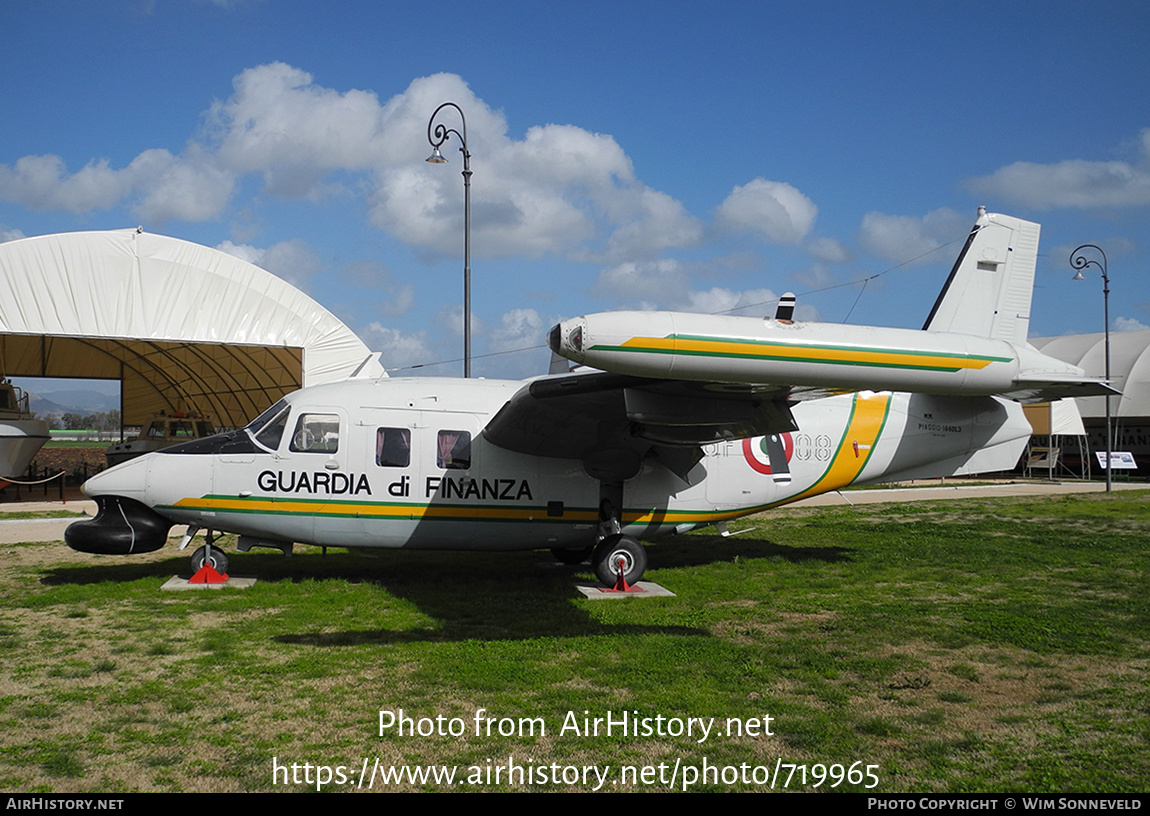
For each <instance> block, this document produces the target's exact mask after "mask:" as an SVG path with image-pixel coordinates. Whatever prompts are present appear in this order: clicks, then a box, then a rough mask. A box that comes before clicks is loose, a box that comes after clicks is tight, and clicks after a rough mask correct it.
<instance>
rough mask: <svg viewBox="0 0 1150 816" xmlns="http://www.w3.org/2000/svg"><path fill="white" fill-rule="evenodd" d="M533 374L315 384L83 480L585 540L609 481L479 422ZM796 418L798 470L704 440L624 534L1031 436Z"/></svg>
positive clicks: (543, 539) (159, 497)
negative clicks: (255, 416)
mask: <svg viewBox="0 0 1150 816" xmlns="http://www.w3.org/2000/svg"><path fill="white" fill-rule="evenodd" d="M522 385H523V383H520V382H506V381H491V380H449V379H422V378H421V379H384V380H380V381H377V382H366V381H351V382H345V383H337V384H331V385H324V386H317V387H314V388H308V389H304V390H302V391H298V392H296V393H295V394H292V395H290V396H289V397H287V398H286V399H285V400H284V401H283V403H282V405H280V406H279V407H278V410H279V411H280V412H281V414H282V417H280V418H278V419H277V418H274V417H273V418H270V419H269V420H268V421H266V422H265V424H264V425H263V426H261V427H256V426H257V424H258V423H259V422H260V420H257V422H256V423H253V426H249V429H248V430H241V431H237V432H233V433H231V434H226V435H221V436H217V437H212V438H211V439H208V440H200V441H198V442H195V443H191V444H189V445H184V446H178V447H176V448H171V449H169V450H167V451H164V452H159V453H154V454H150V455H147V456H145V457H142V458H140V459H137V460H134V461H131V462H128V463H125V464H123V465H120V466H118V467H116V468H113V469H111V470H108V471H106V472H105V473H102V474H100V475H98V476H96V477H94V478H92V479H91V480H89V481H88V483H87V484H86V486H85V491H86V492H87V493H88V494H89V495H90V496H93V497H99V496H119V497H123V498H128V499H134V500H136V501H138V502H140V503H141V504H143V505H145V506H147V507H149V508H151V509H152V510H154V511H155V512H156V513H157V514H159V515H160V516H162V517H163V518H164V519H166V520H168V521H170V522H171V523H173V524H188V525H191V526H194V527H203V528H209V529H212V530H219V531H226V532H231V533H238V534H240V535H244V536H250V537H253V538H255V539H261V540H271V541H285V542H300V543H307V544H320V545H326V546H337V547H349V548H375V547H383V548H398V547H409V548H427V549H460V550H472V549H473V550H518V549H538V548H560V549H562V548H571V549H578V548H583V547H587V546H590V545H592V544H594V543H595V541H596V539H597V535H596V531H597V528H598V522H599V501H600V484H599V482H598V481H597V480H596V479H595V478H592V477H591V476H590V475H588V474H587V473H586V472H585V469H584V467H583V464H582V463H581V462H580V461H578V460H565V459H555V458H545V457H539V456H534V455H530V454H525V453H518V452H515V451H511V450H507V449H504V448H501V447H498V446H496V445H494V444H491V443H490V442H489V441H488V440H487V439H485V437H484V435H483V433H482V430H483V428H484V426H485V425H486V423H487V422H488V420H489V419H490V418H491V417H492V416H493V415H494V414H495V413H497V412H498V411H499V409H500V408H501V407H502V406H503V405H504V404H505V403H506V402H507V400H508V399H510V397H511V396H512V395H513V394H514V393H515V392H516V391H517V390H518V389H520V388H521V387H522ZM276 410H277V408H273V409H270V410H269V412H268V414H271V413H273V412H275V411H276ZM268 414H265V415H264V417H267V416H268ZM794 415H795V418H796V420H797V422H798V425H799V428H800V430H798V431H796V432H792V433H786V434H783V435H782V441H783V449H784V450H785V455H786V457H787V459H788V461H789V476H790V479H789V482H788V481H784V482H780V481H777V479H776V476H777V473H773V472H772V468H771V463H770V461H769V456H768V454H767V452H766V446H765V445H764V444H763V441H764V440H763V438H762V437H759V438H753V439H745V440H734V441H724V442H719V443H715V444H710V445H706V446H704V448H703V454H704V455H703V457H702V459H700V461H699V462H698V463H697V464H695V465H694V467H693V468H691V469H690V471H689V472H688V473H687V474H686V478H685V479H683V478H681V477H680V476H677V475H675V474H674V473H672V472H671V471H670V470H668V469H667V468H666V467H663V466H662V465H661V464H660V463H659V462H658V460H657V458H645V459H643V461H642V464H641V466H640V467H639V469H638V472H637V473H636V474H635V475H634V476H633V477H632V478H630V479H627V480H626V481H625V483H624V485H623V501H622V510H621V513H620V524H621V525H622V528H623V529H622V532H624V533H626V534H629V535H632V536H634V537H636V538H654V537H657V536H659V535H663V534H666V533H669V532H674V531H680V532H682V531H686V530H688V529H692V528H694V527H696V526H703V525H707V524H713V523H715V522H719V521H725V520H729V519H733V518H737V517H739V516H744V515H747V514H750V513H754V512H757V511H760V510H763V509H766V508H769V507H772V506H776V505H779V504H784V503H787V502H791V501H795V500H797V499H800V498H804V497H806V496H810V495H815V494H818V493H823V492H827V491H830V490H836V489H839V488H841V487H845V486H847V485H849V484H852V483H858V482H866V481H875V480H883V479H887V478H911V477H915V476H918V477H923V476H928V475H950V474H954V473H962V472H968V471H973V470H987V469H991V470H993V469H1005V468H1009V467H1012V466H1013V465H1014V464H1015V462H1016V461H1017V459H1018V456H1019V454H1020V452H1021V449H1022V447H1023V445H1024V444H1025V440H1026V439H1027V437H1028V436H1029V434H1030V426H1029V424H1028V423H1027V422H1026V420H1025V418H1024V417H1023V416H1022V411H1021V409H1020V408H1019V406H1018V405H1016V404H1014V403H1011V402H1008V401H1005V400H1000V399H997V398H994V397H940V396H930V395H921V394H918V395H912V394H904V393H889V392H885V393H871V392H860V393H857V394H847V395H842V396H837V397H830V398H827V399H822V400H817V401H812V402H808V403H802V404H799V405H798V406H796V407H795V408H794ZM261 419H263V417H261ZM253 428H254V430H253ZM277 429H278V435H277ZM69 543H72V542H71V541H70V542H69Z"/></svg>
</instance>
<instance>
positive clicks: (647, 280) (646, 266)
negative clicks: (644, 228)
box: [594, 258, 689, 309]
mask: <svg viewBox="0 0 1150 816" xmlns="http://www.w3.org/2000/svg"><path fill="white" fill-rule="evenodd" d="M688 285H689V277H688V275H687V271H686V269H685V268H684V267H683V264H681V263H680V262H679V261H676V260H673V259H671V258H662V259H660V260H656V261H626V262H624V263H621V264H616V265H614V266H609V267H607V268H605V269H603V270H602V271H601V272H600V273H599V279H598V281H596V283H595V287H594V289H595V293H596V294H597V295H598V296H599V297H602V298H604V299H608V300H612V301H615V302H616V303H628V302H629V303H638V304H639V305H638V308H642V309H654V308H657V306H655V305H654V301H653V300H652V299H653V298H658V299H660V302H662V303H667V302H668V301H669V300H675V301H678V300H680V299H681V298H682V297H683V296H684V295H685V293H686V292H687V289H688Z"/></svg>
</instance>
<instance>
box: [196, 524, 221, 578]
mask: <svg viewBox="0 0 1150 816" xmlns="http://www.w3.org/2000/svg"><path fill="white" fill-rule="evenodd" d="M205 565H206V566H210V567H211V568H212V569H214V570H215V571H216V572H218V573H219V574H220V575H225V574H227V571H228V556H227V554H226V553H225V552H224V551H223V550H221V549H220V548H219V547H217V546H216V545H215V544H213V543H212V533H211V531H210V530H209V531H208V543H207V544H205V545H204V546H202V547H199V548H197V549H196V551H195V552H194V553H192V575H195V574H196V573H197V572H199V571H200V570H201V569H203V568H204V566H205Z"/></svg>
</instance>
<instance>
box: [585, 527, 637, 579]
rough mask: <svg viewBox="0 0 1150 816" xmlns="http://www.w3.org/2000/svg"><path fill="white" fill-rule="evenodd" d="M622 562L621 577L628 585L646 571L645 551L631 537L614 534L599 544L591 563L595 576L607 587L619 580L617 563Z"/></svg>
mask: <svg viewBox="0 0 1150 816" xmlns="http://www.w3.org/2000/svg"><path fill="white" fill-rule="evenodd" d="M620 561H622V562H623V577H624V578H625V579H626V581H627V583H628V584H634V583H636V582H637V581H638V580H639V579H640V578H642V577H643V573H644V572H646V571H647V551H646V550H645V549H643V545H642V544H640V543H639V542H638V541H636V540H635V539H633V538H631V536H626V535H622V534H620V533H616V534H615V535H611V536H607V537H606V538H605V539H603V540H602V541H600V542H599V546H597V547H596V548H595V553H594V554H593V555H592V556H591V563H592V564H593V565H594V567H595V576H596V577H597V578H598V579H599V580H600V581H602V582H603V583H604V584H606V585H607V586H614V585H615V582H616V581H617V580H618V579H619V562H620Z"/></svg>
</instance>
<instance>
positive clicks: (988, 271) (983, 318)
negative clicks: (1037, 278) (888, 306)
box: [923, 207, 1041, 346]
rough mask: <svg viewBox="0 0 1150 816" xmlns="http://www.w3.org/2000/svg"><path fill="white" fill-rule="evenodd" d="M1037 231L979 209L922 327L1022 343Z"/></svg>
mask: <svg viewBox="0 0 1150 816" xmlns="http://www.w3.org/2000/svg"><path fill="white" fill-rule="evenodd" d="M1040 229H1041V228H1040V227H1039V225H1038V224H1035V223H1033V222H1031V221H1023V220H1022V219H1021V218H1013V217H1011V216H1009V215H997V214H994V213H987V212H986V208H985V207H979V208H978V220H977V221H975V222H974V229H972V230H971V231H970V237H968V238H967V239H966V245H965V246H963V248H962V252H961V253H959V256H958V260H957V261H955V262H954V268H953V269H951V270H950V277H949V278H947V280H946V285H945V286H944V287H943V288H942V292H941V293H940V294H939V296H938V300H937V301H935V304H934V308H933V309H931V310H930V316H929V317H927V319H926V324H925V325H924V326H923V329H924V330H926V331H936V332H955V333H957V334H974V335H978V336H979V337H993V338H995V339H997V340H1006V341H1007V342H1010V343H1014V344H1015V345H1018V346H1024V345H1026V335H1027V332H1028V331H1029V329H1030V299H1031V296H1032V295H1033V293H1034V267H1035V265H1036V264H1037V262H1038V233H1039V230H1040Z"/></svg>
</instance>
